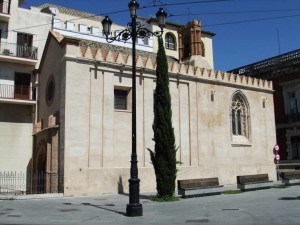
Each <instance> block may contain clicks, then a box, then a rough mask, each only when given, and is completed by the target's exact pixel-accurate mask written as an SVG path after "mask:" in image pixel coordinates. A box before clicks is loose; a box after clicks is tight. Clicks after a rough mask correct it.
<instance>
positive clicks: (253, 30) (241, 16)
mask: <svg viewBox="0 0 300 225" xmlns="http://www.w3.org/2000/svg"><path fill="white" fill-rule="evenodd" d="M209 1H210V2H209ZM129 2H130V0H111V1H103V0H102V1H99V0H88V1H82V0H81V1H80V0H77V1H75V0H25V5H24V6H23V7H24V8H28V7H29V6H30V5H34V6H37V5H41V4H44V3H52V4H56V5H61V6H65V7H69V8H73V9H77V10H82V11H86V12H90V13H94V14H99V15H106V14H109V16H110V18H111V19H112V20H113V21H114V22H116V23H119V24H121V25H126V24H127V22H129V21H130V17H129V12H121V13H112V12H116V11H119V10H126V9H128V3H129ZM138 2H139V4H140V10H139V12H138V14H139V15H140V16H145V17H149V16H154V15H155V13H156V12H157V10H158V8H159V6H158V5H161V4H165V7H164V8H165V9H166V10H167V12H168V13H169V15H170V14H172V15H173V16H169V17H168V19H167V20H168V21H172V22H178V23H180V24H186V23H187V22H188V21H189V20H192V19H197V20H201V22H202V26H203V30H207V31H211V32H214V33H216V36H214V38H213V46H214V63H215V69H216V70H221V71H227V70H230V69H234V68H236V67H240V66H243V65H246V64H250V63H254V62H257V61H260V60H263V59H266V58H269V57H273V56H276V55H279V54H280V53H281V54H283V53H286V52H289V51H293V50H296V49H300V26H299V24H300V0H223V1H222V0H198V1H197V0H138ZM155 2H156V5H157V6H155V7H149V6H153V3H155ZM196 2H197V3H196ZM199 2H202V3H199ZM174 3H175V4H176V3H178V5H171V4H174ZM182 3H185V4H182ZM168 4H169V5H168ZM270 18H273V19H270ZM247 21H248V22H247ZM249 21H251V22H249Z"/></svg>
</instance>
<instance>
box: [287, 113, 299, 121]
mask: <svg viewBox="0 0 300 225" xmlns="http://www.w3.org/2000/svg"><path fill="white" fill-rule="evenodd" d="M285 118H286V122H288V123H290V122H298V121H300V113H290V114H287V115H285Z"/></svg>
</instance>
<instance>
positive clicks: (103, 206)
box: [81, 203, 126, 216]
mask: <svg viewBox="0 0 300 225" xmlns="http://www.w3.org/2000/svg"><path fill="white" fill-rule="evenodd" d="M81 204H82V205H85V206H92V207H96V208H98V209H104V210H107V211H110V212H114V213H117V214H120V215H123V216H126V213H124V212H119V211H116V210H113V209H108V208H106V207H105V206H114V205H113V204H107V205H93V204H91V203H81Z"/></svg>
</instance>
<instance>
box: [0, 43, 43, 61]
mask: <svg viewBox="0 0 300 225" xmlns="http://www.w3.org/2000/svg"><path fill="white" fill-rule="evenodd" d="M37 52H38V48H36V47H30V46H26V45H17V44H14V43H7V42H1V43H0V60H1V61H6V62H17V63H23V64H27V65H35V64H36V63H37V58H38V54H37Z"/></svg>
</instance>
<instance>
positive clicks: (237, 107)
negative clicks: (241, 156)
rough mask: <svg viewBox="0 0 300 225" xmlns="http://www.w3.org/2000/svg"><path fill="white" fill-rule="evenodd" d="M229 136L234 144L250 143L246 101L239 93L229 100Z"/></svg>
mask: <svg viewBox="0 0 300 225" xmlns="http://www.w3.org/2000/svg"><path fill="white" fill-rule="evenodd" d="M230 107H231V109H230V113H231V115H230V119H231V134H232V137H233V138H232V139H233V142H234V143H249V141H250V114H249V112H250V110H249V105H248V101H247V99H246V98H245V96H244V95H243V94H242V93H241V92H239V91H238V92H236V93H235V94H234V95H233V97H232V100H231V106H230Z"/></svg>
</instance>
